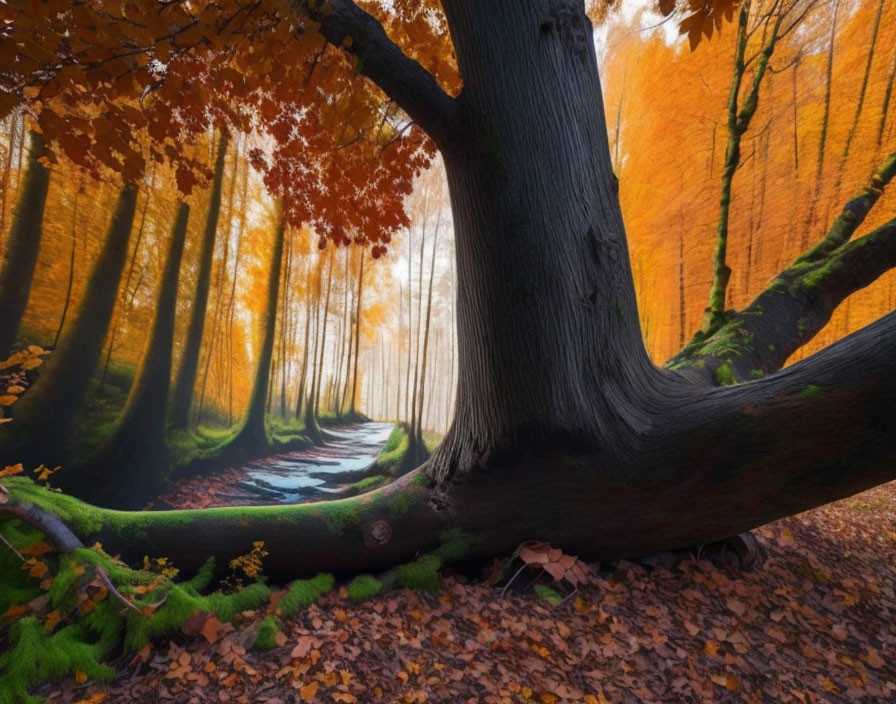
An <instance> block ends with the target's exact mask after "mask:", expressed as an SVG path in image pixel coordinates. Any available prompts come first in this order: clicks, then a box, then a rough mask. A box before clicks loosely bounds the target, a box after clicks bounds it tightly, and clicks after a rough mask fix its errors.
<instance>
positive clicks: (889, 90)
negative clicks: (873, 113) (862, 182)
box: [877, 50, 896, 149]
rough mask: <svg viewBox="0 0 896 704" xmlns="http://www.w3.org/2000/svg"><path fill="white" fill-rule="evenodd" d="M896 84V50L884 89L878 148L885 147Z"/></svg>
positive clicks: (878, 127) (878, 131)
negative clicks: (885, 132)
mask: <svg viewBox="0 0 896 704" xmlns="http://www.w3.org/2000/svg"><path fill="white" fill-rule="evenodd" d="M894 83H896V50H894V52H893V63H892V64H890V74H889V75H888V76H887V87H886V88H885V89H884V102H883V105H882V106H881V109H880V121H879V122H878V124H877V148H878V149H880V147H881V146H882V145H883V142H884V130H885V129H886V127H887V115H889V110H890V99H891V98H892V97H893V84H894Z"/></svg>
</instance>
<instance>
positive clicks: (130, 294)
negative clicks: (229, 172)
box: [99, 166, 156, 394]
mask: <svg viewBox="0 0 896 704" xmlns="http://www.w3.org/2000/svg"><path fill="white" fill-rule="evenodd" d="M155 181H156V171H155V167H154V166H153V169H152V173H151V175H150V177H149V186H148V187H147V188H146V197H145V198H144V199H143V208H142V209H141V211H140V225H139V226H138V228H137V237H136V241H135V242H134V247H133V251H132V252H131V258H130V263H129V264H128V273H127V276H126V277H125V280H124V286H123V287H122V289H121V293H120V296H119V298H120V299H121V303H120V309H117V310H113V312H112V325H111V329H112V332H111V333H110V335H109V342H108V343H107V344H106V355H105V360H104V361H103V373H102V375H101V376H100V389H99V393H100V394H103V393H105V390H106V379H107V377H108V375H109V365H110V364H111V363H112V353H113V352H114V351H115V349H116V347H115V342H116V340H117V339H118V332H119V330H120V328H121V324H122V320H125V319H127V316H128V315H129V314H130V312H131V308H132V306H133V305H134V298H135V297H136V296H137V291H138V290H139V289H140V283H141V282H142V281H143V273H142V272H141V274H140V277H139V278H138V279H137V283H136V284H134V286H133V287H132V286H131V281H132V280H133V278H134V271H135V269H136V268H137V257H138V255H139V254H140V245H141V244H142V243H143V233H144V232H146V211H147V210H148V209H149V200H150V195H151V194H152V191H153V186H154V185H155Z"/></svg>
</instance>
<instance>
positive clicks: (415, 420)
mask: <svg viewBox="0 0 896 704" xmlns="http://www.w3.org/2000/svg"><path fill="white" fill-rule="evenodd" d="M427 196H428V194H427ZM428 202H429V198H428V197H427V198H425V199H424V206H423V211H424V215H423V217H424V221H423V227H422V228H421V230H422V232H421V234H420V264H419V266H418V269H419V272H420V273H419V276H418V277H417V329H416V330H415V331H414V347H415V354H414V387H413V390H412V391H411V419H410V420H411V443H412V444H415V443H416V440H417V437H418V436H419V435H420V432H419V431H420V428H419V416H418V413H417V387H418V386H419V383H420V348H421V345H420V322H421V320H422V312H423V265H424V263H425V262H424V257H423V253H424V247H425V246H426V219H427V218H428V217H429V208H428ZM411 454H416V452H412V453H411Z"/></svg>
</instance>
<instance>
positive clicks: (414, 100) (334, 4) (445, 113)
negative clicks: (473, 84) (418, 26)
mask: <svg viewBox="0 0 896 704" xmlns="http://www.w3.org/2000/svg"><path fill="white" fill-rule="evenodd" d="M293 7H294V8H295V9H296V11H298V12H300V13H302V14H304V15H306V16H308V17H310V18H311V19H312V20H314V21H315V22H318V23H319V25H320V26H319V28H318V31H319V32H320V33H321V35H322V36H323V37H324V38H325V39H326V40H327V41H328V42H329V43H330V44H332V45H333V46H335V47H337V48H341V49H343V50H345V51H346V52H348V53H349V54H351V55H352V56H354V57H355V61H356V68H357V70H358V72H359V73H361V74H362V75H364V76H367V77H368V78H369V79H371V80H372V81H373V82H374V83H376V84H377V85H378V86H379V87H380V88H382V90H383V91H384V92H385V93H386V95H388V96H389V97H390V98H392V99H393V100H394V101H395V102H396V103H398V105H400V106H401V108H402V109H403V110H404V111H405V112H406V113H407V114H408V115H409V116H410V118H411V119H412V120H413V121H414V122H416V123H417V124H418V125H419V126H420V127H421V128H422V129H423V130H424V131H425V132H426V133H427V134H428V135H429V136H430V137H432V139H433V140H434V141H435V142H436V143H437V144H439V145H444V144H445V142H446V141H447V140H448V138H449V136H450V132H451V129H452V125H453V122H454V114H455V110H456V107H457V103H456V101H455V100H454V98H452V97H451V96H450V95H448V94H447V93H446V92H445V91H444V90H443V89H442V87H441V86H440V85H439V83H438V81H436V79H435V77H434V76H433V75H432V74H431V73H429V71H427V70H426V69H425V68H423V67H422V66H421V65H420V64H419V63H417V62H416V61H414V60H413V59H411V58H409V57H408V56H407V55H406V54H405V53H404V52H402V50H401V49H399V48H398V46H397V45H396V44H395V43H394V42H393V41H392V40H391V39H389V37H388V35H387V34H386V31H385V29H384V28H383V26H382V24H380V22H379V21H378V20H377V19H376V18H374V17H373V16H372V15H370V14H368V13H367V12H365V11H364V10H362V9H361V8H360V7H358V5H356V4H355V3H354V2H352V0H295V2H294V4H293Z"/></svg>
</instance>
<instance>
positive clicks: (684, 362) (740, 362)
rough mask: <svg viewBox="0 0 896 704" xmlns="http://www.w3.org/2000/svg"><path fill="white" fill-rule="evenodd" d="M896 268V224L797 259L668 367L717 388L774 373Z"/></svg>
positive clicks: (891, 223)
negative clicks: (845, 305) (692, 372)
mask: <svg viewBox="0 0 896 704" xmlns="http://www.w3.org/2000/svg"><path fill="white" fill-rule="evenodd" d="M893 267H896V218H894V219H893V220H890V221H889V222H887V223H886V224H884V225H882V226H881V227H879V228H877V229H876V230H874V231H873V232H871V233H869V234H867V235H865V236H864V237H861V238H859V239H857V240H855V241H853V242H849V243H847V244H845V245H842V246H841V247H840V248H839V249H837V250H835V251H834V252H833V253H831V254H829V255H828V256H827V257H824V258H822V259H816V260H807V259H806V258H805V257H803V258H800V259H798V260H797V261H796V262H794V264H793V265H792V266H791V267H790V268H788V269H786V270H784V271H782V272H781V273H780V274H778V276H776V277H775V279H774V281H772V283H771V285H769V286H768V288H766V289H765V290H764V291H763V292H762V293H760V294H759V295H758V296H757V297H756V298H755V299H754V300H753V302H752V303H750V305H749V306H747V307H746V308H744V309H743V310H742V311H740V312H738V313H735V314H734V315H733V316H732V317H731V318H730V319H729V320H728V322H727V323H726V324H725V325H723V326H722V327H721V328H720V329H719V330H718V331H717V332H716V333H715V334H713V335H711V336H710V337H708V338H706V339H704V340H696V341H695V342H692V343H691V344H689V345H688V346H687V347H685V349H684V350H682V351H681V352H680V353H679V354H678V355H676V356H675V357H673V358H672V359H671V360H670V361H669V362H668V363H667V366H668V367H670V368H672V369H682V368H692V369H699V370H700V371H701V372H702V373H703V374H704V375H705V376H706V378H707V379H708V380H710V381H713V382H715V383H718V384H730V383H733V382H736V381H748V380H750V379H755V378H757V377H760V376H763V375H765V374H768V373H770V372H774V371H777V370H778V369H780V368H781V367H782V366H783V365H784V363H785V362H786V361H787V359H788V358H789V357H790V355H792V354H793V353H794V352H795V351H796V350H798V349H799V348H800V347H802V346H803V345H805V344H806V343H807V342H809V340H811V339H812V338H813V337H815V335H817V334H818V333H819V332H820V331H821V330H822V329H823V328H824V326H825V325H827V323H828V321H829V320H830V319H831V315H832V314H833V312H834V310H836V308H837V306H839V305H840V304H841V303H842V302H843V301H845V300H846V299H847V298H848V297H849V296H850V295H852V294H853V293H855V292H856V291H858V290H859V289H862V288H864V287H865V286H868V285H869V284H871V283H873V282H874V281H875V280H876V279H877V278H878V277H880V276H881V275H882V274H885V273H886V272H887V271H889V270H890V269H892V268H893Z"/></svg>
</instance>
